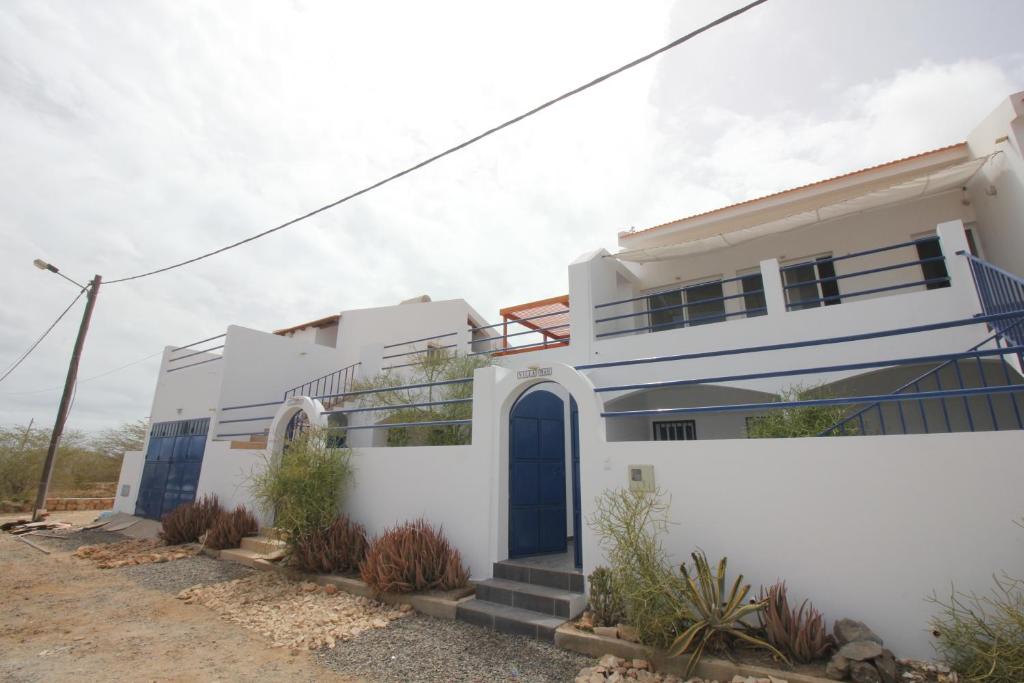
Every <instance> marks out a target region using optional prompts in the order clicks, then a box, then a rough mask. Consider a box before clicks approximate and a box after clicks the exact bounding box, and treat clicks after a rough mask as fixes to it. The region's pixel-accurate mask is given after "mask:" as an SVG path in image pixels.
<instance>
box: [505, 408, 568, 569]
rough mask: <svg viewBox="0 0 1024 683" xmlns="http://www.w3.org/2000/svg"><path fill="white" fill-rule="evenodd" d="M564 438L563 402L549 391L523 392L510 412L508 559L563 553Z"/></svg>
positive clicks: (564, 549) (564, 531) (565, 523)
mask: <svg viewBox="0 0 1024 683" xmlns="http://www.w3.org/2000/svg"><path fill="white" fill-rule="evenodd" d="M565 437H566V432H565V402H564V401H563V400H562V399H561V398H560V397H558V396H557V395H556V394H554V393H552V392H551V391H547V390H543V389H538V390H535V391H531V392H528V393H526V394H525V395H523V396H522V397H521V398H520V399H519V400H518V401H517V402H516V404H515V405H514V406H513V407H512V411H511V413H510V416H509V496H508V500H509V530H508V539H509V541H508V546H509V547H508V554H509V557H510V558H515V557H524V556H528V555H541V554H547V553H564V552H565V551H566V549H567V544H566V536H567V534H566V531H567V529H566V527H567V500H566V457H565V456H566V438H565ZM574 498H575V496H574Z"/></svg>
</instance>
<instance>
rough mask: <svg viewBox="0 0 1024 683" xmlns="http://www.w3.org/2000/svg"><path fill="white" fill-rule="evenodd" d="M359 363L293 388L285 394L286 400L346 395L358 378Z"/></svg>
mask: <svg viewBox="0 0 1024 683" xmlns="http://www.w3.org/2000/svg"><path fill="white" fill-rule="evenodd" d="M359 365H360V364H359V363H353V364H352V365H348V366H346V367H343V368H341V369H340V370H335V371H334V372H330V373H328V374H326V375H324V376H322V377H317V378H315V379H311V380H309V381H308V382H306V383H304V384H300V385H299V386H297V387H292V388H291V389H289V390H288V391H286V392H284V400H285V401H287V400H288V399H289V398H291V397H292V396H309V395H310V394H326V393H336V392H341V393H344V392H346V391H348V390H349V389H351V388H352V382H353V381H354V380H355V377H356V368H358V367H359Z"/></svg>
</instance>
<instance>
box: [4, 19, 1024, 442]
mask: <svg viewBox="0 0 1024 683" xmlns="http://www.w3.org/2000/svg"><path fill="white" fill-rule="evenodd" d="M742 4H743V3H742V2H732V1H730V2H725V1H720V2H706V1H705V2H697V1H695V0H685V1H681V2H675V3H670V2H656V1H651V2H643V3H611V2H595V1H593V0H588V1H586V2H560V3H551V2H531V1H524V2H518V3H514V4H504V5H499V4H494V3H481V2H464V3H463V2H437V3H423V2H387V3H342V2H328V1H324V2H313V1H307V0H292V1H291V2H286V1H284V0H280V1H277V2H269V1H260V0H254V1H249V0H220V1H218V2H208V1H205V0H203V1H198V0H195V1H191V0H175V1H174V2H170V1H169V0H164V1H162V2H157V1H152V0H151V1H136V0H93V1H91V2H88V3H83V2H77V1H76V0H63V1H57V2H47V1H45V0H5V2H3V3H0V207H2V208H0V291H2V292H3V295H2V296H0V370H2V369H4V368H6V367H7V366H8V365H9V364H10V363H12V362H13V361H14V360H15V359H16V358H17V357H18V356H19V355H20V354H21V352H23V351H24V350H25V349H26V348H27V347H28V345H29V344H31V343H32V341H33V340H34V339H35V338H36V337H37V336H38V335H39V334H40V333H41V332H42V331H43V330H44V329H46V327H47V326H48V325H49V324H50V322H52V320H53V319H54V318H55V317H56V316H57V314H58V313H60V311H61V310H63V309H64V307H65V306H67V304H68V303H70V301H71V299H72V298H73V297H74V296H75V294H76V288H75V287H74V286H73V285H72V284H70V283H68V282H66V281H64V280H62V279H60V278H59V277H57V276H55V275H53V274H50V273H47V272H44V271H40V270H37V269H35V268H34V267H33V266H32V260H33V259H35V258H42V259H44V260H46V261H49V262H51V263H53V264H55V265H57V266H58V267H60V268H61V272H63V273H66V274H68V275H69V276H70V277H72V278H74V279H76V280H78V281H85V280H88V279H90V278H91V277H92V276H93V275H94V274H97V273H98V274H101V275H102V276H103V277H104V279H105V280H112V279H116V278H119V277H123V276H127V275H133V274H136V273H139V272H143V271H147V270H151V269H153V268H156V267H160V266H164V265H169V264H170V263H172V262H175V261H179V260H182V259H185V258H188V257H191V256H194V255H197V254H198V253H200V252H204V251H208V250H211V249H215V248H218V247H221V246H224V245H225V244H228V243H230V242H233V241H235V240H237V239H240V238H242V237H245V236H248V235H250V234H253V233H256V232H259V231H261V230H264V229H266V228H268V227H271V226H273V225H276V224H279V223H281V222H284V221H285V220H288V219H290V218H292V217H295V216H297V215H299V214H302V213H305V212H306V211H308V210H310V209H312V208H316V207H318V206H321V205H323V204H326V203H328V202H330V201H333V200H335V199H337V198H339V197H341V196H343V195H345V194H348V193H349V192H351V191H353V190H356V189H359V188H360V187H363V186H365V185H368V184H370V183H371V182H374V181H376V180H378V179H380V178H382V177H384V176H387V175H390V174H391V173H393V172H395V171H397V170H400V169H401V168H403V167H405V166H408V165H411V164H412V163H416V162H418V161H420V160H421V159H423V158H425V157H427V156H430V155H431V154H433V153H435V152H437V151H440V150H442V149H444V148H447V147H449V146H451V145H453V144H455V143H457V142H460V141H462V140H463V139H465V138H467V137H470V136H472V135H475V134H476V133H479V132H481V131H483V130H485V129H487V128H489V127H490V126H492V125H494V124H495V123H498V122H500V121H503V120H505V119H507V118H510V117H511V116H514V115H516V114H518V113H520V112H521V111H523V110H526V109H528V108H530V107H532V106H534V105H536V104H539V103H540V102H542V101H544V100H546V99H548V98H550V97H552V96H554V95H557V94H560V93H562V92H564V91H566V90H569V89H571V88H573V87H575V86H577V85H579V84H581V83H583V82H585V81H588V80H590V79H591V78H594V77H595V76H597V75H599V74H601V73H603V72H605V71H608V70H610V69H612V68H615V67H617V66H619V65H621V64H623V63H625V62H628V61H630V60H632V59H634V58H636V57H638V56H639V55H641V54H644V53H646V52H649V51H650V50H652V49H654V48H656V47H659V46H661V45H662V44H664V43H667V42H668V41H670V40H672V39H674V38H676V37H678V36H680V35H683V34H685V33H687V32H689V31H690V30H692V29H694V28H696V27H697V26H699V25H701V24H703V23H705V22H707V21H709V20H711V19H713V18H715V17H716V16H718V15H720V14H724V13H726V12H728V11H730V10H732V9H734V8H736V7H739V6H740V5H742ZM1021 25H1024V4H1022V3H1020V2H1019V0H1005V1H996V0H979V1H977V2H949V1H946V0H920V1H911V0H897V1H893V0H830V1H829V2H820V1H819V0H769V2H767V3H766V4H764V5H762V6H760V7H758V8H756V9H754V10H752V11H750V12H748V13H746V14H744V15H742V16H741V17H739V18H737V19H735V20H733V21H731V22H729V23H727V24H725V25H723V26H720V27H718V28H716V29H713V30H712V31H711V32H708V33H706V34H703V35H701V36H699V37H698V38H696V39H694V40H692V41H690V42H688V43H686V44H684V45H682V46H680V47H677V48H675V49H674V50H672V51H670V52H669V53H667V54H664V55H662V56H660V57H658V58H656V59H654V60H652V61H650V62H648V63H646V64H645V65H642V66H640V67H638V68H636V69H633V70H631V71H629V72H627V73H625V74H622V75H620V76H618V77H616V78H614V79H612V80H610V81H607V82H605V83H603V84H601V85H600V86H598V87H596V88H594V89H591V90H589V91H587V92H585V93H583V94H581V95H579V96H577V97H574V98H572V99H570V100H568V101H566V102H563V103H561V104H559V105H557V106H556V107H554V108H552V109H549V110H547V111H545V112H543V113H541V114H540V115H538V116H535V117H533V118H531V119H529V120H527V121H525V122H524V123H521V124H519V125H517V126H514V127H512V128H510V129H507V130H505V131H503V132H501V133H500V134H498V135H495V136H493V137H491V138H489V139H487V140H485V141H483V142H481V143H479V144H477V145H475V146H473V147H471V148H469V149H467V150H465V151H463V152H460V153H458V154H457V155H454V156H452V157H449V158H447V159H445V160H443V161H441V162H439V163H437V164H434V165H432V166H429V167H427V168H425V169H423V170H421V171H418V172H417V173H415V174H413V175H411V176H408V177H406V178H403V179H401V180H399V181H397V182H395V183H392V184H390V185H388V186H386V187H384V188H381V189H379V190H377V191H374V192H372V193H370V194H368V195H365V196H363V197H360V198H358V199H356V200H354V201H352V202H349V203H347V204H345V205H342V206H340V207H337V208H335V209H332V210H330V211H328V212H325V213H323V214H320V215H319V216H317V217H315V218H313V219H311V220H309V221H306V222H303V223H301V224H298V225H296V226H294V227H291V228H288V229H287V230H284V231H281V232H279V233H276V234H274V235H273V236H270V237H267V238H264V239H262V240H259V241H257V242H255V243H252V244H249V245H246V246H243V247H241V248H238V249H234V250H232V251H230V252H227V253H225V254H222V255H219V256H216V257H213V258H210V259H207V260H205V261H202V262H200V263H197V264H194V265H191V266H188V267H186V268H181V269H177V270H174V271H171V272H168V273H164V274H160V275H156V276H153V277H150V278H146V279H142V280H137V281H132V282H127V283H121V284H111V285H109V286H105V287H102V288H101V289H100V294H99V297H98V301H97V305H96V312H95V316H94V318H93V323H92V327H91V328H90V331H89V337H88V341H87V343H86V347H85V351H84V354H83V357H82V362H81V368H80V381H79V385H78V388H77V391H76V394H75V402H74V405H73V409H72V413H71V416H70V418H69V421H68V426H69V427H71V428H77V429H84V430H97V429H102V428H106V427H110V426H114V425H116V424H118V423H121V422H125V421H131V420H136V419H139V418H145V417H147V416H148V414H149V410H150V406H151V402H152V394H153V390H154V387H155V384H156V374H157V370H158V367H159V354H160V352H161V351H162V349H163V347H164V346H165V345H182V344H187V343H190V342H193V341H195V340H197V339H201V338H204V337H209V336H213V335H216V334H221V333H223V332H224V330H225V328H226V327H227V325H229V324H237V325H243V326H247V327H252V328H256V329H263V330H273V329H277V328H280V327H286V326H289V325H293V324H297V323H300V322H303V321H307V320H312V319H315V318H320V317H323V316H325V315H330V314H333V313H336V312H338V311H340V310H345V309H352V308H362V307H371V306H383V305H391V304H395V303H398V302H399V301H400V300H402V299H407V298H411V297H413V296H417V295H420V294H429V295H430V296H431V297H432V298H433V299H435V300H440V299H451V298H464V299H466V300H468V301H469V302H470V304H471V305H473V306H474V307H475V308H476V309H477V310H478V311H480V312H481V313H483V314H484V315H485V316H487V317H489V318H490V319H491V320H492V321H493V320H494V319H495V318H496V314H497V310H498V309H499V308H500V307H503V306H509V305H513V304H516V303H522V302H526V301H531V300H535V299H541V298H546V297H550V296H555V295H558V294H563V293H565V292H566V291H567V266H568V264H569V262H571V261H572V260H573V259H574V258H575V257H576V256H578V255H580V254H582V253H584V252H587V251H591V250H593V249H597V248H600V247H604V248H607V249H609V250H614V249H615V247H616V234H617V233H618V232H619V231H621V230H628V229H629V228H630V227H636V228H637V229H642V228H644V227H648V226H651V225H655V224H658V223H662V222H665V221H669V220H673V219H676V218H679V217H683V216H687V215H690V214H693V213H697V212H701V211H706V210H710V209H713V208H716V207H718V206H722V205H725V204H729V203H733V202H736V201H742V200H744V199H749V198H752V197H756V196H760V195H763V194H766V193H770V192H775V191H779V190H783V189H786V188H788V187H793V186H797V185H802V184H805V183H808V182H813V181H815V180H819V179H822V178H825V177H829V176H832V175H836V174H839V173H844V172H848V171H852V170H856V169H858V168H862V167H865V166H870V165H873V164H878V163H883V162H886V161H889V160H892V159H895V158H898V157H902V156H906V155H909V154H915V153H918V152H922V151H926V150H929V149H933V148H936V147H940V146H944V145H948V144H952V143H955V142H960V141H962V140H963V139H964V138H965V137H966V135H967V133H968V132H969V131H970V130H971V128H972V127H973V126H974V125H975V124H976V123H978V122H979V121H980V120H981V119H982V118H983V117H984V116H985V115H986V114H988V113H989V112H990V111H991V110H992V109H994V108H995V107H996V106H997V104H998V103H999V102H1000V100H1001V99H1002V98H1004V97H1006V96H1007V95H1009V94H1010V93H1012V92H1015V91H1018V90H1022V89H1024V47H1022V43H1021V42H1020V40H1019V35H1018V28H1019V27H1020V26H1021ZM81 308H82V304H81V303H79V304H78V306H77V307H76V308H75V309H73V310H72V312H71V313H69V314H68V316H67V317H66V318H65V319H64V321H62V322H61V324H60V325H59V326H58V327H57V328H56V329H55V330H54V332H53V333H51V335H50V336H49V337H48V338H47V339H46V340H45V341H44V342H43V343H42V344H41V345H40V346H39V348H38V349H37V350H36V351H35V352H34V353H33V354H32V355H31V356H30V357H29V358H28V359H27V360H26V361H25V362H24V363H23V364H22V365H21V366H20V367H19V368H18V369H17V370H16V371H15V372H14V373H13V374H11V375H10V377H8V378H7V380H5V381H4V382H2V383H0V424H27V423H28V421H29V420H30V419H35V421H36V424H37V425H40V424H41V425H47V424H50V423H52V421H53V419H54V416H55V414H56V412H57V405H58V402H59V399H60V393H61V389H62V385H63V382H64V376H65V374H66V372H67V362H68V359H69V357H70V353H71V348H72V345H73V343H74V337H75V333H76V331H77V326H78V320H79V317H80V315H81ZM125 366H127V367H125ZM253 371H254V372H257V371H258V368H254V369H253ZM299 379H303V378H299Z"/></svg>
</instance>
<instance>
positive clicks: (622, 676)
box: [575, 655, 787, 683]
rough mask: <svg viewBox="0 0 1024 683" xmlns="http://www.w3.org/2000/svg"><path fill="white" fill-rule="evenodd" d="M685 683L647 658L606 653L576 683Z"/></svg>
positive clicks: (760, 681) (777, 682)
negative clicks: (659, 668)
mask: <svg viewBox="0 0 1024 683" xmlns="http://www.w3.org/2000/svg"><path fill="white" fill-rule="evenodd" d="M634 682H635V683H684V681H683V679H681V678H679V677H678V676H674V675H672V674H660V673H655V672H654V669H653V667H652V666H651V663H650V662H648V661H647V660H646V659H622V658H621V657H616V656H615V655H605V656H603V657H601V659H600V660H598V662H597V666H588V667H585V668H583V669H580V672H579V674H577V676H576V679H575V683H634ZM685 683H718V681H709V680H706V679H703V678H689V679H687V680H686V681H685ZM728 683H787V682H786V681H784V680H782V679H780V678H756V677H754V676H733V678H732V680H731V681H729V682H728Z"/></svg>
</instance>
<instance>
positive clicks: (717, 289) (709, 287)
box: [647, 281, 725, 332]
mask: <svg viewBox="0 0 1024 683" xmlns="http://www.w3.org/2000/svg"><path fill="white" fill-rule="evenodd" d="M647 310H648V311H649V316H650V320H651V323H650V324H651V330H652V331H654V332H658V331H660V330H671V329H675V328H677V327H684V326H686V325H704V324H707V323H717V322H722V321H723V320H725V302H724V301H722V283H721V282H720V281H716V282H708V283H705V284H700V285H693V286H690V287H685V288H683V289H681V290H679V289H677V290H674V291H670V292H662V293H660V294H651V295H650V296H648V297H647Z"/></svg>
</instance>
